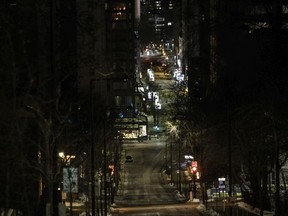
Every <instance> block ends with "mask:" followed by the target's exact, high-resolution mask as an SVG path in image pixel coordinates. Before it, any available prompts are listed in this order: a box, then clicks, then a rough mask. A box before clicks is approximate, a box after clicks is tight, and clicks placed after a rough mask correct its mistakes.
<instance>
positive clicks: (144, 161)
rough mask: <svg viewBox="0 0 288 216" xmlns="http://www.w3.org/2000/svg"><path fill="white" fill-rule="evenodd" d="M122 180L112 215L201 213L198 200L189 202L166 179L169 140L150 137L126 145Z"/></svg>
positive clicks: (196, 215) (175, 215)
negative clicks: (125, 161)
mask: <svg viewBox="0 0 288 216" xmlns="http://www.w3.org/2000/svg"><path fill="white" fill-rule="evenodd" d="M125 155H126V156H127V155H130V156H132V157H133V162H128V163H124V164H123V170H122V181H121V186H120V189H119V191H118V195H117V196H116V197H115V204H116V205H115V206H114V207H112V208H111V214H112V215H115V216H116V215H174V216H177V215H190V216H191V215H192V216H193V215H194V216H198V215H201V214H200V213H199V211H198V210H197V209H196V207H197V206H198V204H197V203H189V202H188V203H187V202H186V199H185V198H184V197H183V196H179V195H177V193H176V192H175V188H174V187H172V186H170V185H169V183H168V181H166V180H165V175H164V174H163V167H164V165H165V157H164V156H165V142H164V141H161V140H156V139H155V140H149V141H144V142H141V143H138V142H134V143H130V144H125V145H124V156H123V158H125Z"/></svg>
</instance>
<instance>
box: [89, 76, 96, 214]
mask: <svg viewBox="0 0 288 216" xmlns="http://www.w3.org/2000/svg"><path fill="white" fill-rule="evenodd" d="M93 82H94V80H90V142H91V146H90V147H91V149H90V151H91V156H90V160H91V161H90V163H91V165H90V166H91V176H90V178H91V180H90V181H91V213H92V216H95V159H94V154H95V143H94V113H93V109H94V103H93V93H92V89H93Z"/></svg>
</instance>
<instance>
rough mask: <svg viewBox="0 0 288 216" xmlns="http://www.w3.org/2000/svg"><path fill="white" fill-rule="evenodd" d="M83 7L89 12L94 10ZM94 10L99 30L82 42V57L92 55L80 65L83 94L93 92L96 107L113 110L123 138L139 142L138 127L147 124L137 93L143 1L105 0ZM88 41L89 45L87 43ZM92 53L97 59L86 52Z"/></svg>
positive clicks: (96, 25) (112, 112) (94, 21)
mask: <svg viewBox="0 0 288 216" xmlns="http://www.w3.org/2000/svg"><path fill="white" fill-rule="evenodd" d="M80 6H81V7H82V8H84V9H85V10H86V11H89V10H91V9H90V8H91V7H93V5H92V6H89V5H87V6H86V7H84V6H83V5H80ZM80 6H79V7H80ZM94 10H95V11H96V12H97V13H94V14H93V13H92V14H93V15H92V17H91V24H93V23H94V26H95V27H96V29H94V31H92V37H91V38H90V39H89V37H90V35H89V34H83V35H82V37H81V39H80V40H79V43H80V44H81V43H84V44H83V45H84V46H80V49H82V51H81V53H83V55H84V56H86V55H87V53H90V54H89V55H90V56H86V59H87V60H89V58H90V60H89V61H87V63H85V62H79V64H80V70H79V72H80V76H79V78H80V85H79V88H80V92H81V93H82V92H86V93H88V92H89V91H90V92H89V93H90V94H93V95H95V96H94V97H93V98H95V100H97V105H96V106H98V107H101V106H102V107H105V109H109V110H110V112H111V114H112V115H113V117H114V118H115V119H116V122H117V124H115V126H116V127H117V129H118V130H120V131H122V132H123V133H124V138H125V135H127V137H128V136H129V137H134V138H136V137H137V135H138V133H139V130H140V129H139V127H142V126H139V124H140V125H141V124H146V123H143V120H142V118H141V116H140V113H141V112H142V110H141V106H142V100H141V93H140V92H139V91H138V87H139V83H140V75H139V74H140V73H139V66H140V53H139V22H140V0H106V1H104V0H103V1H99V2H97V5H95V8H94ZM90 15H91V13H90ZM85 20H86V19H83V21H84V22H85ZM92 26H93V25H91V26H90V27H91V28H93V27H92ZM87 38H88V42H89V41H90V42H89V43H88V42H85V39H86V40H87ZM89 44H90V46H89ZM85 45H86V46H85ZM87 45H88V46H87ZM81 47H83V48H81ZM89 49H91V50H90V51H92V53H94V56H93V55H91V52H87V51H88V50H89ZM84 94H85V93H84ZM139 118H141V119H139ZM145 122H146V120H145ZM119 125H121V126H119Z"/></svg>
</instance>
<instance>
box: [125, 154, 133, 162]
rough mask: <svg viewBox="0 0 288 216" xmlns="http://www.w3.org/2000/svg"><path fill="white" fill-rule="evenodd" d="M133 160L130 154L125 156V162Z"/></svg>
mask: <svg viewBox="0 0 288 216" xmlns="http://www.w3.org/2000/svg"><path fill="white" fill-rule="evenodd" d="M129 162H133V157H132V156H131V155H127V156H126V160H125V163H129Z"/></svg>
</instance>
